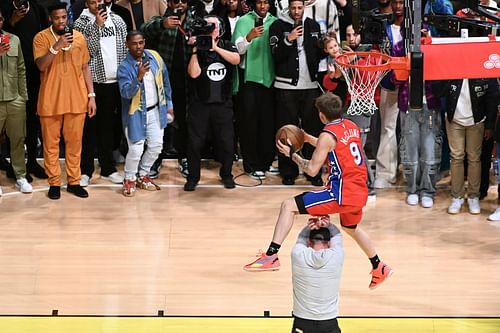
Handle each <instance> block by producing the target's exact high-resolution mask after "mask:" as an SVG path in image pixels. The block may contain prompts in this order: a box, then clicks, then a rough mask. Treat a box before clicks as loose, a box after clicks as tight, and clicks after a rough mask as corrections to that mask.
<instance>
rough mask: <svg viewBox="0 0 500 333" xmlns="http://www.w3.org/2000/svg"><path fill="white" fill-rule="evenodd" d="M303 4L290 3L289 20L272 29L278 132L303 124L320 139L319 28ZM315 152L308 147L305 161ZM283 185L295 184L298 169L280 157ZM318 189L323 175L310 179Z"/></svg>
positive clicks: (283, 157) (278, 22) (305, 147)
mask: <svg viewBox="0 0 500 333" xmlns="http://www.w3.org/2000/svg"><path fill="white" fill-rule="evenodd" d="M304 8H305V7H304V1H303V0H290V1H289V5H288V10H289V16H287V17H283V18H281V19H279V20H277V21H276V22H274V23H273V25H271V28H270V32H269V40H270V44H271V50H272V52H273V55H274V65H275V70H276V80H275V82H274V87H275V88H276V102H277V106H276V112H277V128H280V127H281V126H284V125H288V124H292V125H297V126H298V125H299V124H301V126H302V128H303V129H304V131H306V132H307V133H310V134H312V135H314V136H318V135H319V133H320V131H321V129H322V128H323V125H322V123H321V121H320V119H319V116H318V112H317V111H316V110H315V108H314V99H315V98H316V97H318V96H319V95H320V90H319V88H318V82H317V73H318V65H319V62H320V59H321V58H322V56H323V50H322V49H321V48H320V45H319V39H320V35H321V34H320V26H319V24H318V23H316V22H315V21H314V20H312V19H310V18H306V17H305V16H304ZM313 150H314V148H313V147H312V146H311V145H309V144H306V145H305V146H304V148H303V149H302V153H303V154H304V157H305V158H307V159H310V158H311V156H312V153H313ZM279 169H280V175H281V177H282V178H283V179H282V183H283V185H293V184H295V178H297V176H298V174H299V169H298V167H297V165H296V164H295V163H293V162H292V161H291V160H290V159H289V158H287V157H285V156H283V155H279ZM307 179H308V180H309V181H311V183H312V184H313V185H315V186H322V185H323V181H322V179H321V171H320V172H318V174H317V175H310V176H309V175H308V176H307Z"/></svg>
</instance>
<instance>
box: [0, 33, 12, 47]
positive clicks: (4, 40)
mask: <svg viewBox="0 0 500 333" xmlns="http://www.w3.org/2000/svg"><path fill="white" fill-rule="evenodd" d="M0 44H4V45H8V44H10V35H7V34H0Z"/></svg>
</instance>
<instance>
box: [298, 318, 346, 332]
mask: <svg viewBox="0 0 500 333" xmlns="http://www.w3.org/2000/svg"><path fill="white" fill-rule="evenodd" d="M340 332H341V331H340V327H339V324H338V322H337V318H333V319H328V320H310V319H302V318H299V317H295V318H294V320H293V327H292V333H340Z"/></svg>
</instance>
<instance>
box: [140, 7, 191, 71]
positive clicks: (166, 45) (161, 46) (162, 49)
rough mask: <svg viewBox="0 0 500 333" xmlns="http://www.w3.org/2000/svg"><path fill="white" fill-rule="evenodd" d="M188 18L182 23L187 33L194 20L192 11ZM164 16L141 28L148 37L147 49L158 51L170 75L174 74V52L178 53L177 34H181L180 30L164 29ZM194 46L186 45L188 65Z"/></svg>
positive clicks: (185, 54) (185, 59)
mask: <svg viewBox="0 0 500 333" xmlns="http://www.w3.org/2000/svg"><path fill="white" fill-rule="evenodd" d="M170 12H171V8H169V9H167V15H168V14H170ZM186 15H187V17H186V19H185V20H184V22H183V23H182V27H183V29H184V30H185V31H187V30H188V22H190V21H191V20H192V14H191V11H189V10H188V11H187V14H186ZM164 18H165V17H164V16H153V17H152V18H150V19H149V20H148V21H147V22H145V23H144V24H143V25H142V26H141V30H142V32H143V33H144V35H145V37H146V42H147V45H146V46H147V47H148V48H150V49H153V50H156V51H158V53H159V54H160V55H161V57H162V59H163V61H164V62H165V64H166V65H167V68H168V70H169V73H171V74H172V71H171V70H172V62H173V59H174V52H178V51H176V50H175V41H176V38H177V34H178V33H180V32H179V29H177V28H176V29H165V28H164V27H163V19H164ZM192 49H193V46H192V45H188V44H187V43H185V44H184V63H185V64H186V68H187V64H188V62H189V58H190V57H191V52H192Z"/></svg>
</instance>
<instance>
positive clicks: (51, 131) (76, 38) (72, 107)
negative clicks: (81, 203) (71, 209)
mask: <svg viewBox="0 0 500 333" xmlns="http://www.w3.org/2000/svg"><path fill="white" fill-rule="evenodd" d="M49 16H50V21H51V22H52V25H51V26H50V27H49V28H48V29H45V30H42V31H40V32H39V33H38V34H37V35H36V36H35V39H34V40H33V53H34V58H35V62H36V64H37V66H38V69H39V70H40V72H41V73H42V74H41V82H42V84H41V86H40V96H39V99H38V114H39V115H40V123H41V124H42V136H43V142H44V145H43V156H44V162H45V170H46V171H47V175H48V176H49V185H50V189H49V193H48V196H49V198H50V199H59V198H60V197H61V166H60V164H59V140H60V138H61V130H62V132H63V135H64V143H65V147H66V151H65V157H66V173H67V176H68V187H67V190H68V192H70V193H73V194H74V195H76V196H78V197H82V198H86V197H88V193H87V191H85V189H83V188H82V187H81V186H80V154H81V150H82V134H83V125H84V122H85V114H86V113H87V112H88V114H89V117H93V116H94V115H95V112H96V104H95V93H94V87H93V85H92V76H91V74H90V68H89V65H88V62H89V60H90V56H89V52H88V49H87V42H86V41H85V37H84V36H83V35H82V34H81V33H80V32H78V31H73V30H72V29H71V27H70V26H68V12H67V10H66V4H65V3H56V4H54V5H52V6H51V7H49Z"/></svg>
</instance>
